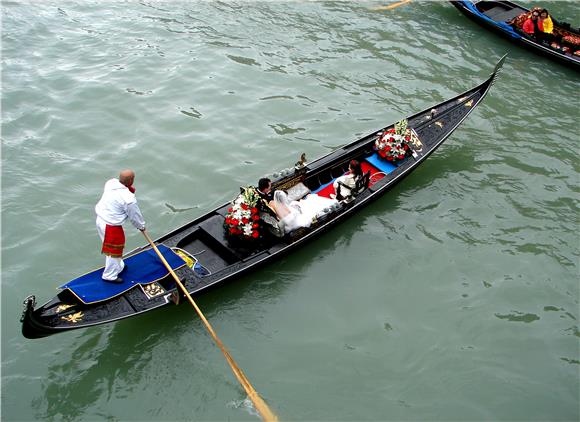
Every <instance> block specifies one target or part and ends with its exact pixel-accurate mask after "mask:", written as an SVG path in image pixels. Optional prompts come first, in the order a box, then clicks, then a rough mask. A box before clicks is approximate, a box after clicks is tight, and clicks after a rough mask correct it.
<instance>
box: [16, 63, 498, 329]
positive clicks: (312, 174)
mask: <svg viewBox="0 0 580 422" xmlns="http://www.w3.org/2000/svg"><path fill="white" fill-rule="evenodd" d="M504 58H505V56H504ZM504 58H502V60H500V62H499V63H498V64H497V66H496V69H495V71H494V72H493V73H492V75H491V76H490V77H489V78H488V79H487V80H486V81H485V82H483V83H482V84H480V85H478V86H477V87H475V88H473V89H471V90H469V91H466V92H465V93H463V94H461V95H458V96H456V97H454V98H451V99H449V100H447V101H444V102H442V103H440V104H437V105H435V106H434V107H430V108H428V109H426V110H423V111H422V112H420V113H417V114H415V115H413V116H410V117H409V118H408V121H409V126H410V127H412V128H413V129H414V130H415V131H416V133H417V134H418V136H419V139H421V140H422V141H423V148H422V149H421V150H420V151H419V152H417V153H416V154H415V155H414V156H412V157H411V156H410V157H408V158H407V159H405V160H404V161H403V163H402V164H401V165H400V166H399V167H397V168H396V169H395V170H394V171H393V172H392V173H389V174H388V175H386V176H385V177H383V178H382V179H380V180H378V181H376V183H374V184H372V185H371V186H370V187H369V188H367V189H366V190H365V191H363V192H362V193H360V194H359V195H358V196H357V197H356V198H355V200H353V201H352V202H350V203H348V204H342V205H341V207H340V209H339V210H338V211H336V212H335V213H329V214H328V215H325V216H323V217H321V218H320V219H319V220H318V221H317V222H316V223H315V224H313V226H312V227H310V228H308V229H299V230H297V231H295V232H292V233H290V234H288V235H286V236H285V237H283V238H281V239H276V240H275V241H273V242H271V243H270V244H268V245H267V246H261V247H257V248H256V247H255V248H254V249H246V248H244V247H235V246H232V245H231V244H230V243H228V239H227V238H226V237H225V233H224V227H223V220H224V216H225V212H226V210H227V208H228V207H229V203H228V204H223V205H222V206H220V207H217V208H215V209H214V210H212V211H210V212H208V213H207V214H205V215H202V216H200V217H198V218H196V219H195V220H193V221H191V222H189V223H187V224H185V225H183V226H182V227H179V228H177V229H175V230H173V231H172V232H170V233H167V234H166V235H164V236H162V237H160V238H159V239H157V240H156V242H158V243H163V244H164V245H166V246H168V247H175V248H179V249H181V250H185V251H187V252H189V253H191V254H192V255H196V254H195V253H194V251H197V252H198V253H197V256H198V257H199V260H200V261H202V262H203V264H204V265H206V266H207V267H208V268H209V269H210V270H212V272H211V274H210V275H207V276H203V277H201V276H199V275H198V274H196V273H195V272H194V271H192V270H191V269H190V268H189V267H184V268H181V269H179V270H177V271H176V272H177V275H178V276H179V278H180V279H181V280H182V282H183V284H184V285H185V287H186V289H187V290H188V292H189V293H190V294H192V295H198V294H200V293H201V292H204V291H205V290H208V289H211V288H214V287H216V286H219V285H221V284H223V283H225V282H228V281H231V280H233V279H235V278H238V277H240V276H242V275H244V274H247V273H248V272H250V271H254V270H256V269H257V268H259V267H261V266H263V265H267V264H269V263H272V262H273V261H275V260H278V259H279V258H280V257H282V256H284V255H286V254H288V253H291V252H292V251H294V250H295V249H297V248H299V247H302V246H303V245H304V244H305V243H307V242H309V241H311V240H312V239H314V238H317V237H318V236H319V235H321V234H322V233H324V232H326V231H328V230H330V229H332V228H333V227H335V226H336V225H337V224H339V223H340V222H342V221H343V220H345V219H347V218H350V217H351V216H352V215H354V214H355V213H356V212H357V211H358V210H360V209H361V208H362V207H364V206H366V205H368V204H369V203H371V202H373V201H374V200H376V199H378V198H379V197H381V196H382V195H383V194H385V193H386V192H387V191H389V190H390V189H392V188H393V187H394V186H396V185H397V184H398V183H399V182H400V181H402V180H403V179H404V178H405V177H407V176H408V175H409V174H410V173H412V172H413V171H414V170H415V169H416V168H417V167H418V166H419V165H421V164H422V163H423V162H424V161H425V160H426V159H427V157H429V156H430V155H431V154H432V153H433V152H435V150H436V149H437V148H438V147H439V146H440V145H441V144H442V143H443V142H444V141H445V140H446V139H447V138H448V137H449V136H450V135H451V133H453V131H454V130H455V129H456V128H457V127H458V126H459V125H460V124H461V122H463V120H464V119H465V118H467V116H468V115H469V114H470V113H471V111H472V110H473V109H474V108H475V107H476V106H477V105H478V104H479V103H480V102H481V101H482V100H483V98H484V97H485V95H486V94H487V92H488V91H489V89H490V88H491V86H492V84H493V81H494V80H495V78H496V76H497V74H498V72H499V69H500V68H501V65H502V64H503V60H504ZM391 126H392V125H391ZM391 126H387V127H385V128H381V131H382V130H384V129H386V128H389V127H391ZM376 136H377V133H376V132H373V133H371V134H369V135H367V136H365V137H363V138H361V139H359V140H357V141H355V142H352V143H350V144H348V145H346V146H344V147H342V148H339V149H337V150H335V151H333V152H331V153H329V154H327V155H326V156H324V157H321V158H319V159H317V160H315V161H313V162H312V163H310V164H309V165H308V166H307V167H306V168H305V169H301V170H300V171H298V170H297V171H296V172H294V173H292V174H289V175H286V176H284V177H280V178H279V179H275V180H273V185H274V187H278V188H282V187H283V186H285V184H287V183H289V182H291V183H294V182H295V181H296V180H300V182H301V183H304V184H305V185H309V187H311V188H314V187H316V186H318V185H320V184H323V183H324V181H326V180H327V179H328V178H329V177H332V175H333V174H337V172H339V171H341V169H344V166H345V165H348V162H349V161H350V160H351V159H353V158H357V159H360V158H361V157H365V156H368V154H370V153H372V145H373V144H374V140H375V139H376ZM148 248H149V245H144V246H142V247H140V248H137V249H135V250H133V251H131V252H130V253H129V254H128V256H130V255H132V254H135V253H138V252H141V251H143V250H145V249H148ZM199 251H203V252H199ZM162 284H163V287H165V291H164V292H163V293H162V294H160V295H158V296H155V297H149V296H147V295H146V294H145V292H144V291H143V289H141V288H137V287H135V288H132V289H130V290H128V291H126V292H125V293H123V294H122V295H119V296H117V297H114V298H111V299H110V300H106V301H103V302H99V303H94V304H83V303H79V301H78V300H76V301H75V299H74V298H73V297H71V295H67V292H66V291H63V292H61V293H59V295H57V296H56V297H55V298H53V299H52V300H51V301H49V302H47V303H46V304H44V305H42V306H40V307H38V308H37V309H35V308H34V307H35V303H34V302H35V300H34V297H29V298H27V299H26V300H25V310H24V312H23V317H22V333H23V335H24V336H25V337H27V338H40V337H46V336H49V335H52V334H56V333H59V332H63V331H69V330H74V329H79V328H86V327H90V326H94V325H99V324H105V323H109V322H114V321H117V320H120V319H124V318H128V317H132V316H137V315H139V314H142V313H144V312H149V311H152V310H154V309H159V308H162V307H166V306H173V304H174V303H177V302H179V298H178V292H177V291H176V289H175V286H174V285H173V283H172V280H171V279H170V278H169V277H168V278H167V280H165V281H164V282H162Z"/></svg>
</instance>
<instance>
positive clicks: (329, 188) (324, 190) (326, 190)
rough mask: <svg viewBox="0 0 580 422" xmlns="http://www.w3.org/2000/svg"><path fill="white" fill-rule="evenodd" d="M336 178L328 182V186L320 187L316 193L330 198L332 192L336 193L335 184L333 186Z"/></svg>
mask: <svg viewBox="0 0 580 422" xmlns="http://www.w3.org/2000/svg"><path fill="white" fill-rule="evenodd" d="M333 183H334V180H333V181H332V182H330V183H329V184H328V186H326V187H324V188H322V189H320V190H319V191H318V192H316V194H317V195H318V196H324V197H326V198H330V194H331V193H334V186H333Z"/></svg>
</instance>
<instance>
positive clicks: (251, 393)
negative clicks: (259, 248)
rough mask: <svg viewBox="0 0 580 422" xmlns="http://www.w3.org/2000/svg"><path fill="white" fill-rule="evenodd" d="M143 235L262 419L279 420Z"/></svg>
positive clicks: (153, 245) (179, 281) (154, 247)
mask: <svg viewBox="0 0 580 422" xmlns="http://www.w3.org/2000/svg"><path fill="white" fill-rule="evenodd" d="M143 236H145V238H146V239H147V241H148V242H149V244H150V245H151V247H152V248H153V249H154V250H155V252H156V253H157V255H158V256H159V259H161V262H163V265H165V267H166V268H167V270H168V271H169V272H170V273H171V275H172V276H173V278H174V279H175V282H176V283H177V285H178V286H179V288H180V289H181V291H183V294H184V295H185V296H187V299H188V300H189V302H190V303H191V305H192V306H193V307H194V308H195V311H196V312H197V314H198V315H199V317H200V318H201V320H202V321H203V323H204V325H205V327H206V328H207V330H208V331H209V333H210V335H211V337H212V338H213V340H214V341H215V343H216V344H217V345H218V347H219V348H220V350H221V351H222V353H223V354H224V356H225V357H226V360H227V361H228V363H229V364H230V367H231V368H232V372H233V373H234V375H235V376H236V378H237V379H238V381H239V382H240V384H242V387H244V390H246V393H247V394H248V397H249V398H250V400H252V403H254V407H255V408H256V410H257V411H258V412H259V413H260V416H261V417H262V419H263V420H264V421H266V422H275V421H278V417H277V416H276V415H275V414H274V412H272V411H271V410H270V408H269V407H268V405H267V404H266V402H265V401H264V400H263V399H262V398H261V397H260V395H259V394H258V392H257V391H256V390H255V389H254V387H252V384H250V381H248V379H247V378H246V376H245V375H244V373H243V372H242V370H241V369H240V368H239V366H238V365H237V364H236V362H235V361H234V358H232V356H231V355H230V353H229V352H228V351H227V350H226V348H225V346H224V344H223V343H222V341H221V340H220V339H219V338H218V336H217V334H216V333H215V331H214V330H213V328H212V326H211V325H210V323H209V322H208V320H207V319H206V318H205V316H204V315H203V313H202V312H201V309H199V307H198V306H197V304H196V303H195V301H194V300H193V298H192V297H191V295H190V294H189V292H188V291H187V289H186V288H185V286H184V285H183V284H182V283H181V280H179V277H177V274H175V272H174V271H173V269H172V268H171V266H170V265H169V264H168V263H167V261H166V260H165V258H164V257H163V255H162V254H161V252H159V249H157V246H155V243H153V241H152V240H151V238H150V237H149V235H148V234H147V232H146V231H145V230H143Z"/></svg>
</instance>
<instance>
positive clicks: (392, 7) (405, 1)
mask: <svg viewBox="0 0 580 422" xmlns="http://www.w3.org/2000/svg"><path fill="white" fill-rule="evenodd" d="M407 3H411V0H403V1H398V2H397V3H393V4H389V5H388V6H379V7H375V9H374V10H391V9H394V8H395V7H399V6H402V5H404V4H407Z"/></svg>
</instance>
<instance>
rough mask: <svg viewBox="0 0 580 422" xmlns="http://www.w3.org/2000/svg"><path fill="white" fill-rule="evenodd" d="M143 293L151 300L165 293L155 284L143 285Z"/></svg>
mask: <svg viewBox="0 0 580 422" xmlns="http://www.w3.org/2000/svg"><path fill="white" fill-rule="evenodd" d="M143 291H144V292H145V294H146V295H147V296H148V297H149V299H152V298H154V297H157V296H159V295H162V294H163V293H165V289H164V288H163V287H161V286H160V285H159V284H158V283H156V282H153V283H149V284H145V285H144V286H143Z"/></svg>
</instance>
